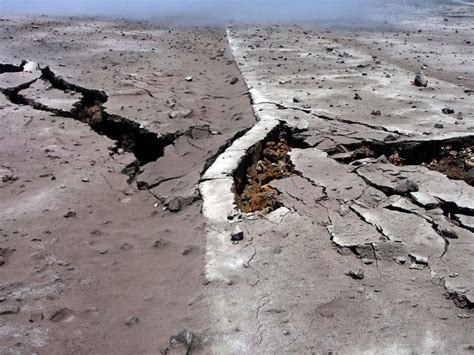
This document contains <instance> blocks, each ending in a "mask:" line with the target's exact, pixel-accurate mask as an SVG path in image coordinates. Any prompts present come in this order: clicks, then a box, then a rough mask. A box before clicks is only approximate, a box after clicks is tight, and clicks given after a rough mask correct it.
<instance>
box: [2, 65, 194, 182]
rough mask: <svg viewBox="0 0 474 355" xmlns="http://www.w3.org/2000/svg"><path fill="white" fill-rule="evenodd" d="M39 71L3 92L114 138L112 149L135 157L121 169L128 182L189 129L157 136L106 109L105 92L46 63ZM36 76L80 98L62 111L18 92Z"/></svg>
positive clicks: (13, 100) (18, 102)
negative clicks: (58, 72)
mask: <svg viewBox="0 0 474 355" xmlns="http://www.w3.org/2000/svg"><path fill="white" fill-rule="evenodd" d="M41 73H42V75H41V78H40V79H35V80H33V81H31V82H28V83H25V84H22V85H20V86H18V87H15V88H8V89H4V90H3V91H2V92H3V94H4V95H5V96H7V98H8V99H9V100H10V101H11V102H13V103H15V104H19V105H29V106H31V107H33V108H34V109H36V110H41V111H47V112H51V113H53V114H55V115H57V116H61V117H70V118H73V119H75V120H78V121H81V122H83V123H86V124H88V125H89V126H90V127H91V129H92V130H93V131H95V132H96V133H98V134H100V135H105V136H107V137H108V138H110V139H112V140H114V141H116V144H115V147H114V148H113V149H112V150H113V151H114V153H116V152H118V150H119V149H123V150H124V151H126V152H130V153H133V154H134V155H135V158H136V161H135V162H132V163H131V164H129V165H128V166H127V167H126V168H124V169H123V171H122V172H123V173H124V174H125V175H127V176H128V177H129V182H132V181H133V180H134V178H135V176H136V175H137V174H138V173H139V172H140V167H141V166H143V165H145V164H147V163H150V162H152V161H156V160H157V159H159V158H160V157H162V156H163V154H164V148H165V147H166V146H168V145H170V144H173V143H174V141H175V140H176V139H177V138H178V137H180V136H182V135H185V134H189V133H190V129H191V128H190V129H187V130H183V131H178V132H173V133H167V134H165V135H161V136H158V134H157V133H154V132H151V131H148V130H147V129H145V128H144V127H142V126H141V125H140V124H139V123H137V122H135V121H133V120H130V119H128V118H125V117H122V116H119V115H115V114H109V113H107V112H106V111H105V109H104V107H103V104H104V103H105V102H106V101H107V95H106V94H105V92H103V91H99V90H93V89H87V88H84V87H81V86H78V85H75V84H71V83H69V82H67V81H66V80H64V79H63V78H61V77H59V76H57V75H56V74H55V73H53V72H52V71H51V69H50V68H49V67H46V68H43V69H41ZM36 80H44V81H46V82H47V83H49V84H50V85H51V86H52V87H53V88H55V89H58V90H61V91H64V92H71V91H72V92H76V93H80V94H81V95H82V98H81V99H80V101H78V102H77V103H75V104H74V107H73V108H72V109H71V110H70V111H64V110H61V109H56V108H52V107H48V106H46V105H43V104H41V103H38V102H35V101H34V100H31V99H28V98H26V97H24V96H23V95H21V91H22V90H24V89H26V88H28V87H29V86H31V84H33V83H34V82H35V81H36Z"/></svg>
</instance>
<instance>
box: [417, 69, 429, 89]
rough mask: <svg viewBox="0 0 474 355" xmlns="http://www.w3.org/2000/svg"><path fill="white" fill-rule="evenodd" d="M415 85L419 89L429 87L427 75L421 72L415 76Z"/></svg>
mask: <svg viewBox="0 0 474 355" xmlns="http://www.w3.org/2000/svg"><path fill="white" fill-rule="evenodd" d="M414 84H415V86H418V87H427V86H428V79H427V78H426V76H425V74H423V73H422V72H419V73H417V74H416V76H415V81H414Z"/></svg>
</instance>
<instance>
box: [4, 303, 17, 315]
mask: <svg viewBox="0 0 474 355" xmlns="http://www.w3.org/2000/svg"><path fill="white" fill-rule="evenodd" d="M19 312H20V307H18V306H10V305H4V306H1V307H0V315H6V314H17V313H19Z"/></svg>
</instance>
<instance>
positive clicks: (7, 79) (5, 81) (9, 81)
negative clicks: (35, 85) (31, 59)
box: [0, 71, 41, 89]
mask: <svg viewBox="0 0 474 355" xmlns="http://www.w3.org/2000/svg"><path fill="white" fill-rule="evenodd" d="M40 76H41V72H40V71H35V72H32V73H30V72H17V73H3V74H0V88H1V89H8V88H15V87H17V86H20V85H23V84H27V83H29V82H31V81H33V80H35V79H38V78H39V77H40Z"/></svg>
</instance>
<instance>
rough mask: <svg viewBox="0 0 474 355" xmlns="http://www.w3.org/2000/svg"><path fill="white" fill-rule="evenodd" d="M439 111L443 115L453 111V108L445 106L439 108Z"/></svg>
mask: <svg viewBox="0 0 474 355" xmlns="http://www.w3.org/2000/svg"><path fill="white" fill-rule="evenodd" d="M441 112H442V113H444V114H445V115H451V114H453V113H454V110H453V109H452V108H449V107H445V108H443V109H442V110H441Z"/></svg>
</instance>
